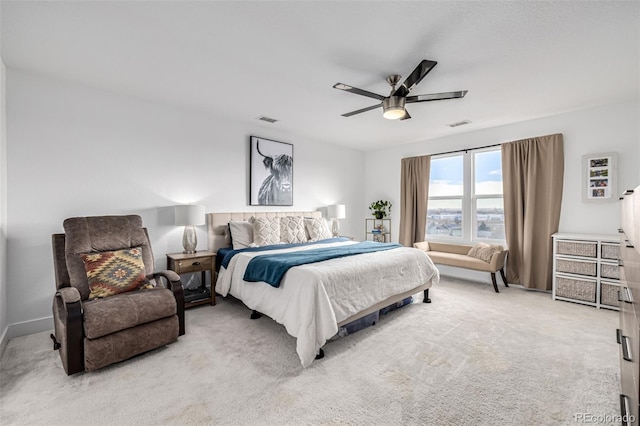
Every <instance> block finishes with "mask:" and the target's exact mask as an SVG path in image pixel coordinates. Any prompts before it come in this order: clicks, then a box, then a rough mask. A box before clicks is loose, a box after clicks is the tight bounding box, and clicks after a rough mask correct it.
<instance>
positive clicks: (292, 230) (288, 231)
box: [280, 216, 307, 244]
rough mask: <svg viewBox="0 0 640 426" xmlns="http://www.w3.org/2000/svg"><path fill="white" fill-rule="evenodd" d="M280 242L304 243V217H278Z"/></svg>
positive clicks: (305, 236) (305, 238)
mask: <svg viewBox="0 0 640 426" xmlns="http://www.w3.org/2000/svg"><path fill="white" fill-rule="evenodd" d="M280 242H283V243H288V244H290V243H306V242H307V231H305V229H304V219H303V218H301V217H299V216H286V217H281V218H280Z"/></svg>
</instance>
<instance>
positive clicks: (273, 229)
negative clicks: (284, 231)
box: [249, 217, 280, 247]
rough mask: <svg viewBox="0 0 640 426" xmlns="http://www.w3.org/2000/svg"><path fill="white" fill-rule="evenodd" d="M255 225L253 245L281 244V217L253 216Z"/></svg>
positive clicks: (252, 221) (252, 222)
mask: <svg viewBox="0 0 640 426" xmlns="http://www.w3.org/2000/svg"><path fill="white" fill-rule="evenodd" d="M249 222H251V224H252V225H253V245H254V247H255V246H268V245H271V244H280V218H279V217H274V218H271V219H268V218H264V217H251V219H249Z"/></svg>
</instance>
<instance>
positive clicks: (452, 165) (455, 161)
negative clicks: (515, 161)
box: [429, 150, 502, 208]
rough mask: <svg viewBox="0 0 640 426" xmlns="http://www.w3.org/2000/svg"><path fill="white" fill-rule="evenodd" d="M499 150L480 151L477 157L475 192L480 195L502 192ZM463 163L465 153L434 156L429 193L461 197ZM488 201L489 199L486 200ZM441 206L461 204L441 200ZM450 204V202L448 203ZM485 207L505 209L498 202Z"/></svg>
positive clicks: (433, 195) (430, 194) (432, 195)
mask: <svg viewBox="0 0 640 426" xmlns="http://www.w3.org/2000/svg"><path fill="white" fill-rule="evenodd" d="M500 154H501V153H500V151H499V150H496V151H487V152H479V153H477V154H476V156H475V159H476V161H475V164H474V169H475V173H474V174H475V176H474V177H475V193H476V194H477V195H488V194H502V160H501V155H500ZM463 179H464V164H463V158H462V156H461V155H460V156H454V157H444V158H435V159H432V160H431V173H430V178H429V196H430V197H439V196H454V197H455V196H462V194H463V185H464V182H463ZM487 201H488V200H487ZM442 202H443V203H445V204H440V206H441V207H459V206H460V202H459V201H455V200H451V201H450V202H448V201H446V200H442ZM446 203H448V204H446ZM483 207H496V208H502V200H500V202H499V204H493V205H487V204H486V203H483Z"/></svg>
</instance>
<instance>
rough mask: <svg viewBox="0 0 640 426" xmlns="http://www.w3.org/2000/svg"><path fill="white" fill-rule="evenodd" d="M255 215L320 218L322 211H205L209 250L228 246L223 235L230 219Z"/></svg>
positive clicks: (229, 243) (247, 217) (243, 218)
mask: <svg viewBox="0 0 640 426" xmlns="http://www.w3.org/2000/svg"><path fill="white" fill-rule="evenodd" d="M251 216H255V217H266V218H272V217H284V216H303V217H312V218H321V217H322V212H318V211H316V212H237V213H207V240H208V244H209V245H208V248H209V251H212V252H217V251H218V249H219V248H222V247H229V246H230V245H231V240H229V239H227V238H228V237H225V233H226V229H227V224H228V223H229V221H230V220H249V219H250V218H251Z"/></svg>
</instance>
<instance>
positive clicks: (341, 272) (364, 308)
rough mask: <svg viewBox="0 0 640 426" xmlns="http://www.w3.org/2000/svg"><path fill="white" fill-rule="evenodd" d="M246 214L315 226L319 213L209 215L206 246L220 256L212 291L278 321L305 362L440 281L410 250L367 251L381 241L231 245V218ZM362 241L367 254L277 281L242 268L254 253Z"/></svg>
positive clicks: (352, 247) (307, 267)
mask: <svg viewBox="0 0 640 426" xmlns="http://www.w3.org/2000/svg"><path fill="white" fill-rule="evenodd" d="M252 217H254V218H259V219H260V220H262V221H268V220H274V219H275V220H286V219H276V218H292V217H294V218H298V219H299V218H306V219H307V222H309V221H310V220H315V222H316V223H318V221H322V220H324V219H322V215H321V213H320V212H243V213H208V214H207V233H208V248H209V251H212V252H216V253H218V256H217V264H218V265H217V268H219V269H218V272H217V278H216V285H215V290H216V292H217V293H218V294H220V295H221V296H223V297H225V296H228V295H231V296H233V297H235V298H237V299H239V300H241V301H242V302H243V303H244V304H245V305H246V306H247V307H248V308H249V309H252V310H254V312H259V313H261V314H265V315H267V316H269V317H271V318H272V319H273V320H275V321H276V322H278V323H280V324H282V325H284V327H285V329H286V330H287V332H288V333H289V334H290V335H292V336H293V337H295V338H296V351H297V353H298V356H299V358H300V362H301V364H302V365H303V366H304V367H308V366H309V365H311V363H312V362H313V360H314V359H316V356H317V355H318V353H319V352H320V351H322V347H323V346H324V344H325V343H326V342H327V341H328V340H329V339H330V338H332V337H334V336H335V335H336V333H338V330H339V328H340V327H342V326H344V325H346V324H350V323H353V322H354V321H356V320H359V319H361V318H363V317H365V316H367V315H370V314H371V313H374V312H377V311H379V310H380V309H383V308H385V307H388V306H390V305H393V304H395V303H398V302H400V301H403V300H406V299H407V298H408V297H410V296H412V295H419V296H418V297H420V296H422V295H424V296H423V298H424V301H425V302H426V301H428V290H429V288H430V287H431V285H432V283H436V282H437V281H438V280H439V273H438V270H437V268H436V267H435V265H434V264H433V262H431V260H430V259H429V257H428V256H427V255H426V254H425V253H424V252H423V251H422V250H418V249H415V248H408V247H401V246H397V247H393V246H391V245H390V246H388V247H382V248H381V249H380V250H381V251H375V250H377V249H375V250H374V251H368V250H369V246H370V245H372V244H379V243H358V242H355V241H351V240H349V239H346V238H337V239H334V238H329V239H319V240H318V241H314V242H310V243H299V244H284V245H274V246H263V247H262V248H240V249H237V250H233V249H231V248H230V247H229V246H230V245H231V240H230V238H229V231H228V230H229V223H230V222H235V224H237V223H238V222H247V221H249V220H250V219H251V218H252ZM307 237H308V233H307ZM256 238H257V237H256ZM256 241H257V240H256ZM367 244H369V246H367ZM361 246H365V247H363V249H366V250H367V252H364V253H362V254H351V255H345V256H340V257H336V258H331V259H328V260H324V261H316V262H313V263H308V264H300V265H298V266H292V267H290V269H287V271H286V273H284V275H283V276H282V279H281V281H279V283H278V285H277V286H276V285H273V284H271V285H269V284H267V282H262V281H258V282H252V281H246V280H245V273H248V271H247V269H251V267H252V265H253V264H254V263H255V262H257V260H258V259H257V258H260V260H262V259H264V258H266V257H270V256H272V255H276V256H275V257H281V256H280V255H281V254H283V253H297V256H307V255H310V254H312V253H315V252H321V251H323V250H324V251H326V252H333V251H341V250H347V251H352V252H355V253H359V251H358V250H360V247H361ZM229 253H231V254H229ZM266 255H268V256H266ZM287 256H290V255H287ZM294 256H296V255H294ZM254 269H255V268H254ZM254 281H255V280H254ZM266 281H268V280H266Z"/></svg>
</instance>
